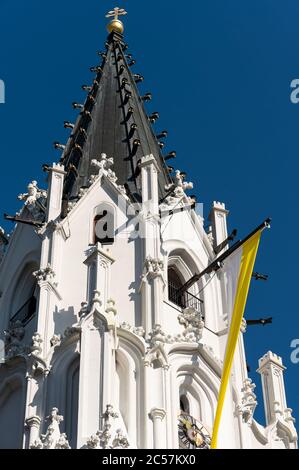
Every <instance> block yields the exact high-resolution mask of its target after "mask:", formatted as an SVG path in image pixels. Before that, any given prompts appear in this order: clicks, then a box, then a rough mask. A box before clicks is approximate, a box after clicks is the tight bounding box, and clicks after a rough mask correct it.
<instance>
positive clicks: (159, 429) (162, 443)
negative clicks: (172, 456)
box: [150, 408, 166, 449]
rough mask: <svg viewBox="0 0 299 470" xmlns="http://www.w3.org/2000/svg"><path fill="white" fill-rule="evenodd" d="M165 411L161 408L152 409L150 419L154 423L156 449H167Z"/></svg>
mask: <svg viewBox="0 0 299 470" xmlns="http://www.w3.org/2000/svg"><path fill="white" fill-rule="evenodd" d="M165 416H166V412H165V410H163V409H161V408H152V409H151V411H150V418H151V420H152V421H153V436H154V449H165V447H166V429H165V426H164V422H163V421H164V418H165Z"/></svg>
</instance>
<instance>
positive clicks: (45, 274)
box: [33, 264, 55, 282]
mask: <svg viewBox="0 0 299 470" xmlns="http://www.w3.org/2000/svg"><path fill="white" fill-rule="evenodd" d="M33 276H35V277H36V279H37V281H38V282H42V281H48V282H51V281H53V279H54V277H55V272H54V271H53V269H52V267H51V265H50V264H47V266H46V267H45V268H41V269H39V270H38V271H35V272H34V273H33Z"/></svg>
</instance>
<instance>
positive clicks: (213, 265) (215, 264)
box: [178, 217, 272, 294]
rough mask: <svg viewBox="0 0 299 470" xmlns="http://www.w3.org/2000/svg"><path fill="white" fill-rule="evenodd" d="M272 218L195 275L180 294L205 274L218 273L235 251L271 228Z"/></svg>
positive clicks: (181, 289) (180, 290) (182, 288)
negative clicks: (256, 235)
mask: <svg viewBox="0 0 299 470" xmlns="http://www.w3.org/2000/svg"><path fill="white" fill-rule="evenodd" d="M271 220H272V219H271V218H270V217H268V218H267V219H266V220H264V222H263V223H262V224H260V225H259V226H258V227H257V228H256V229H254V230H253V231H252V232H250V234H249V235H247V237H245V238H244V239H243V240H239V241H238V242H236V243H235V244H234V245H233V246H231V247H230V248H229V249H228V250H227V251H225V253H223V254H222V255H220V256H218V258H216V259H215V260H214V261H212V263H211V264H209V265H208V266H207V267H206V268H205V269H204V270H203V271H202V272H201V273H199V274H194V276H192V277H191V279H189V281H187V282H186V283H185V284H184V285H183V286H182V287H181V288H180V289H179V291H178V294H183V293H184V292H186V291H187V290H188V289H189V288H190V287H191V286H192V285H193V284H194V283H195V282H197V281H199V279H201V278H202V277H203V276H205V274H210V272H212V271H218V269H220V268H221V264H222V263H223V261H224V260H225V259H226V258H228V256H230V255H231V254H232V253H234V251H236V250H237V249H238V248H240V246H242V245H244V243H245V242H247V240H249V239H250V238H251V237H253V235H255V234H256V233H257V232H263V231H264V230H265V229H266V228H270V223H271Z"/></svg>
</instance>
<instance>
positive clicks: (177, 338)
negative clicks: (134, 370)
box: [147, 309, 204, 348]
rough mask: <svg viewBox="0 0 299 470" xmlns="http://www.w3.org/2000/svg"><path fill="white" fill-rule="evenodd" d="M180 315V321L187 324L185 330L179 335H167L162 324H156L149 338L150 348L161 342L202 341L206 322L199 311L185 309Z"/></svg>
mask: <svg viewBox="0 0 299 470" xmlns="http://www.w3.org/2000/svg"><path fill="white" fill-rule="evenodd" d="M190 311H191V312H190ZM179 317H180V319H181V321H180V323H182V324H184V325H185V330H184V332H183V333H182V334H178V335H167V334H166V333H165V332H164V331H163V330H162V327H161V325H155V326H154V328H153V330H152V331H151V332H150V333H149V335H148V339H147V342H148V343H149V347H150V348H154V347H156V346H158V345H161V344H174V343H198V342H199V341H200V339H201V337H202V331H203V327H204V323H203V321H202V319H201V317H200V316H199V315H198V313H197V312H196V311H194V309H185V310H184V312H183V313H182V314H181V315H180V316H179Z"/></svg>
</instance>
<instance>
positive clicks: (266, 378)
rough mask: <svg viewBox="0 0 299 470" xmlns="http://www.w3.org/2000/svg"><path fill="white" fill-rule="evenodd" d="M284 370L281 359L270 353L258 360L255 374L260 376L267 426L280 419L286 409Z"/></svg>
mask: <svg viewBox="0 0 299 470" xmlns="http://www.w3.org/2000/svg"><path fill="white" fill-rule="evenodd" d="M285 369H286V368H285V367H284V365H283V364H282V359H281V357H279V356H277V355H276V354H274V353H272V352H271V351H269V352H267V354H265V355H264V356H263V357H262V358H261V359H260V360H259V369H258V370H257V372H259V373H260V374H261V376H262V386H263V396H264V406H265V413H266V422H267V425H269V424H271V423H273V422H275V421H276V420H277V418H278V417H282V416H283V414H284V412H285V410H286V408H287V403H286V396H285V388H284V379H283V372H284V370H285Z"/></svg>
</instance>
